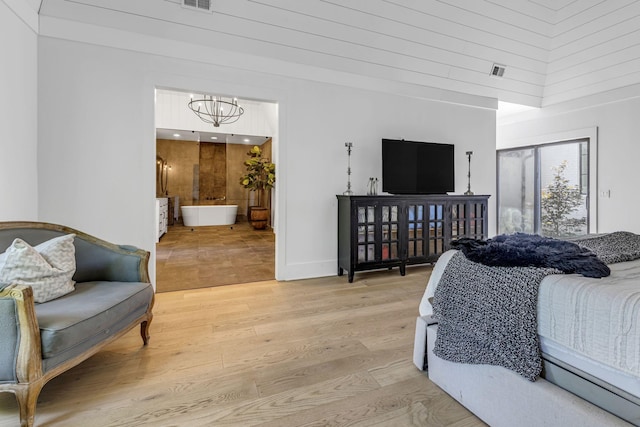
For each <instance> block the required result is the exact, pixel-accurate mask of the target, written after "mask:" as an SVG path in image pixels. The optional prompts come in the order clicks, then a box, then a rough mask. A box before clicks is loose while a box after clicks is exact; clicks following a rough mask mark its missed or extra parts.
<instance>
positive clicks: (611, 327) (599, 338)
mask: <svg viewBox="0 0 640 427" xmlns="http://www.w3.org/2000/svg"><path fill="white" fill-rule="evenodd" d="M453 253H455V251H453V250H452V251H448V252H446V253H445V254H443V255H442V256H441V257H440V259H439V260H438V262H437V263H436V265H435V266H434V269H433V271H432V273H431V277H430V278H429V282H428V284H427V288H426V290H425V293H424V296H423V298H422V300H421V302H420V307H419V310H420V315H421V316H425V315H431V314H432V313H433V309H432V307H431V303H430V299H431V298H432V297H433V294H434V292H435V288H436V286H437V283H438V281H439V280H440V277H441V276H442V272H443V271H444V269H445V267H446V264H447V263H448V262H449V259H450V258H451V256H452V255H453ZM610 268H611V275H610V276H609V277H605V278H602V279H592V278H586V277H583V276H580V275H576V274H571V275H552V276H547V277H546V278H545V279H544V280H543V281H542V282H541V284H540V291H539V295H538V334H539V335H540V337H541V341H542V343H543V350H545V346H546V348H549V349H553V350H550V351H553V353H554V354H552V355H553V356H555V357H558V358H559V359H561V360H564V359H566V358H569V356H571V354H572V352H575V353H577V355H576V356H578V357H577V358H575V360H573V362H574V363H575V361H576V360H578V361H579V360H582V361H583V367H582V369H583V370H585V371H587V372H590V371H593V370H594V369H595V370H597V371H599V372H601V373H606V374H607V375H606V378H602V379H603V380H605V381H607V382H609V383H611V384H613V385H616V386H618V387H620V388H622V389H623V390H625V391H628V392H629V393H632V394H634V395H636V396H639V395H640V380H639V379H637V378H636V381H633V380H630V378H631V379H633V378H634V377H640V260H635V261H629V262H624V263H619V264H611V265H610ZM565 350H569V351H565ZM565 361H567V362H572V361H571V360H565ZM597 365H601V366H597ZM596 368H598V369H596ZM616 371H619V372H621V373H622V375H620V380H618V379H617V378H616V374H617V372H616ZM601 375H604V374H601Z"/></svg>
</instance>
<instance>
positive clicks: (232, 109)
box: [188, 95, 244, 127]
mask: <svg viewBox="0 0 640 427" xmlns="http://www.w3.org/2000/svg"><path fill="white" fill-rule="evenodd" d="M188 107H189V108H190V109H191V111H193V112H194V113H196V115H197V116H198V117H200V120H202V121H203V122H206V123H211V124H212V125H213V126H214V127H220V125H221V124H223V123H234V122H236V121H238V119H239V118H240V116H241V115H242V114H243V113H244V109H243V108H242V107H240V106H239V105H238V99H237V98H229V99H228V100H225V99H224V98H223V97H221V96H211V95H202V98H200V99H194V98H193V97H192V98H191V101H189V104H188Z"/></svg>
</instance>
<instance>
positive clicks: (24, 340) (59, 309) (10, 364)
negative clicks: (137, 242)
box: [0, 222, 154, 426]
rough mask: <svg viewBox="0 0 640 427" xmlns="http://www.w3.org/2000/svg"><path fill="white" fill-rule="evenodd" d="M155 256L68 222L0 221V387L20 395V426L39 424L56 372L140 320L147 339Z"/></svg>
mask: <svg viewBox="0 0 640 427" xmlns="http://www.w3.org/2000/svg"><path fill="white" fill-rule="evenodd" d="M148 262H149V253H148V252H146V251H144V250H141V249H137V248H134V247H131V246H118V245H114V244H112V243H109V242H106V241H103V240H100V239H98V238H96V237H93V236H90V235H88V234H85V233H83V232H80V231H77V230H73V229H71V228H68V227H64V226H60V225H55V224H47V223H38V222H0V392H11V393H14V394H15V395H16V400H17V402H18V406H19V408H20V425H21V426H32V425H33V424H34V418H35V408H36V403H37V400H38V395H39V394H40V391H41V389H42V387H43V386H44V385H45V384H46V383H47V381H49V380H50V379H52V378H54V377H55V376H57V375H59V374H61V373H63V372H65V371H67V370H68V369H70V368H72V367H74V366H76V365H77V364H79V363H80V362H82V361H84V360H86V359H87V358H89V357H90V356H92V355H93V354H95V353H97V352H98V351H99V350H100V349H101V348H103V347H104V346H105V345H107V344H109V343H110V342H112V341H114V340H115V339H117V338H119V337H121V336H122V335H124V334H125V333H127V332H128V331H130V330H131V329H132V328H134V327H135V326H137V325H140V333H141V335H142V341H143V343H144V345H146V344H147V342H148V340H149V324H150V322H151V319H152V317H153V314H152V307H153V302H154V291H153V287H152V286H151V284H150V281H149V274H148ZM34 265H36V267H35V268H34ZM34 271H35V272H34ZM56 281H57V282H58V283H57V285H56V284H55V283H54V282H56ZM51 283H54V284H53V285H51ZM43 284H44V287H45V288H44V289H43V286H42V285H43ZM56 286H58V288H59V289H58V288H56ZM51 289H53V291H52V290H51ZM38 301H40V302H38Z"/></svg>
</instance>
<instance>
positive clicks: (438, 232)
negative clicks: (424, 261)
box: [426, 201, 449, 259]
mask: <svg viewBox="0 0 640 427" xmlns="http://www.w3.org/2000/svg"><path fill="white" fill-rule="evenodd" d="M427 209H428V211H427V213H428V214H429V223H428V227H429V235H428V237H427V240H428V244H427V254H426V255H427V258H429V259H436V258H438V257H439V256H440V255H441V254H442V253H443V252H444V251H446V250H447V245H446V243H447V241H448V239H449V237H448V233H447V222H448V221H447V214H448V206H447V202H445V201H442V202H439V201H434V202H432V203H429V204H428V205H427Z"/></svg>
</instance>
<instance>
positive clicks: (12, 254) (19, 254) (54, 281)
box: [0, 234, 76, 302]
mask: <svg viewBox="0 0 640 427" xmlns="http://www.w3.org/2000/svg"><path fill="white" fill-rule="evenodd" d="M74 237H75V234H66V235H64V236H60V237H56V238H54V239H51V240H47V241H46V242H43V243H41V244H39V245H38V246H36V247H35V248H34V247H32V246H30V245H29V244H28V243H27V242H25V241H24V240H22V239H15V240H14V241H13V243H12V244H11V246H9V248H7V251H6V252H5V257H4V258H5V260H4V261H5V262H4V266H2V268H1V269H0V282H5V283H12V284H20V285H28V286H31V288H32V289H33V299H34V301H35V302H46V301H49V300H52V299H55V298H58V297H61V296H63V295H66V294H68V293H69V292H72V291H73V290H74V289H75V286H74V285H75V282H74V281H73V280H71V278H72V277H73V274H74V273H75V271H76V257H75V246H74V245H73V238H74Z"/></svg>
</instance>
